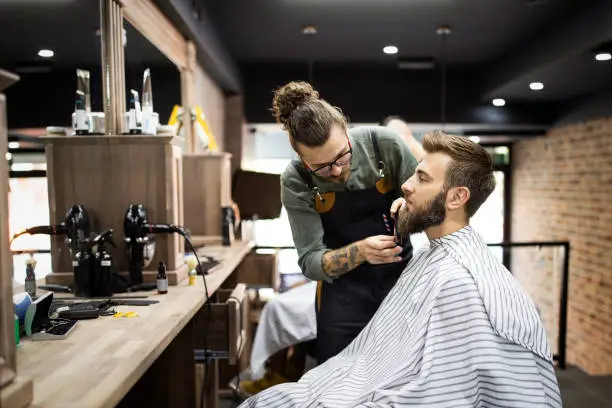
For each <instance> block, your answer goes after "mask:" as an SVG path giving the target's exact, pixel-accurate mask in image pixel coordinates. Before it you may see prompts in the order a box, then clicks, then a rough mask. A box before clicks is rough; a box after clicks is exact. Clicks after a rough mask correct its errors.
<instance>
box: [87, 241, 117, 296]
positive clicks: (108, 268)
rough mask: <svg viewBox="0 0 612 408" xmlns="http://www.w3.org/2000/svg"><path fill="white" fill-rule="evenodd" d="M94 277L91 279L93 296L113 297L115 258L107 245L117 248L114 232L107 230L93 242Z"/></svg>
mask: <svg viewBox="0 0 612 408" xmlns="http://www.w3.org/2000/svg"><path fill="white" fill-rule="evenodd" d="M91 243H92V252H93V253H94V259H93V276H92V279H91V282H92V285H91V292H92V296H98V297H106V296H112V295H113V275H114V268H113V258H112V257H111V254H110V253H108V251H107V250H106V244H107V243H109V244H111V245H112V246H115V243H114V242H113V230H112V229H107V230H105V231H103V232H102V233H100V234H99V235H98V236H96V237H95V238H94V239H93V240H92V242H91Z"/></svg>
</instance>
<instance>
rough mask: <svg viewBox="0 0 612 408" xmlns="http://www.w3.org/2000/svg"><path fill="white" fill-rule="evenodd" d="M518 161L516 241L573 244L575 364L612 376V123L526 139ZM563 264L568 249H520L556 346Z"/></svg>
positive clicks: (520, 273)
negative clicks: (563, 256)
mask: <svg viewBox="0 0 612 408" xmlns="http://www.w3.org/2000/svg"><path fill="white" fill-rule="evenodd" d="M512 164H513V170H512V240H513V241H533V240H569V241H570V245H571V254H570V281H569V303H568V333H567V353H568V354H567V356H568V363H569V364H574V365H577V366H579V367H580V368H582V369H583V370H585V371H587V372H588V373H589V374H593V375H598V374H612V118H608V119H599V120H594V121H590V122H585V123H580V124H577V125H570V126H565V127H561V128H557V129H554V130H552V131H550V132H549V134H547V135H546V136H544V137H540V138H537V139H534V140H529V141H524V142H520V143H518V144H517V145H516V146H514V148H513V150H512ZM561 267H562V251H561V250H558V251H555V250H552V249H545V248H543V249H542V250H541V251H539V252H538V251H527V250H525V251H522V252H519V250H517V251H513V256H512V271H513V273H514V274H515V276H517V279H519V281H520V282H521V283H522V284H523V286H524V287H525V288H526V289H527V290H528V291H529V292H530V293H531V294H532V296H533V297H534V298H535V300H536V302H537V303H538V305H539V307H540V308H541V309H542V314H543V317H544V321H545V324H546V326H547V329H549V333H550V334H551V341H552V342H553V346H554V345H555V344H556V343H554V342H555V341H556V337H555V335H556V327H557V325H556V319H557V318H558V316H557V314H556V311H557V308H558V303H557V302H558V293H559V290H558V284H559V280H560V273H561ZM554 348H555V349H556V347H554Z"/></svg>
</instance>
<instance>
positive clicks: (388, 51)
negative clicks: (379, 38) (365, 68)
mask: <svg viewBox="0 0 612 408" xmlns="http://www.w3.org/2000/svg"><path fill="white" fill-rule="evenodd" d="M398 51H399V49H398V48H397V47H396V46H395V45H387V46H386V47H385V48H383V52H384V53H385V54H389V55H392V54H397V52H398Z"/></svg>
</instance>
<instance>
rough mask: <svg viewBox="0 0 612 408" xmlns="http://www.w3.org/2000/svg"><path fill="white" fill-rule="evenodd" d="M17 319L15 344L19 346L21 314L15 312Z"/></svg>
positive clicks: (14, 315)
mask: <svg viewBox="0 0 612 408" xmlns="http://www.w3.org/2000/svg"><path fill="white" fill-rule="evenodd" d="M13 317H14V319H15V345H16V346H17V347H19V316H17V315H16V314H13Z"/></svg>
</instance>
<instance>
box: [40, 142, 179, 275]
mask: <svg viewBox="0 0 612 408" xmlns="http://www.w3.org/2000/svg"><path fill="white" fill-rule="evenodd" d="M43 140H45V142H46V157H47V177H48V181H49V209H50V221H51V223H52V224H59V223H61V222H62V221H63V219H64V217H65V214H66V210H67V209H68V208H69V207H70V206H72V205H73V204H81V205H83V206H84V207H85V209H86V210H87V212H88V214H89V217H90V218H91V219H92V224H93V225H92V229H93V230H94V231H96V232H101V231H103V230H105V229H107V228H112V229H113V230H114V233H113V238H114V241H115V243H116V244H117V248H112V247H109V249H110V250H111V253H112V255H113V260H114V263H115V268H116V270H117V271H118V272H124V271H127V270H128V258H127V255H126V246H125V243H124V233H123V220H124V217H125V212H126V210H127V208H128V205H130V204H143V205H144V206H145V207H146V209H147V212H148V218H149V222H150V223H163V224H176V225H182V224H183V204H182V197H183V194H182V185H183V174H182V172H183V166H182V148H181V147H180V146H181V142H182V140H181V139H179V138H177V137H172V136H71V137H45V138H43ZM155 240H156V249H155V257H154V258H153V260H152V262H151V263H150V264H149V266H148V267H146V268H145V270H144V272H143V280H144V281H145V282H147V281H154V280H155V277H156V275H157V265H158V263H159V261H163V262H164V263H165V264H166V266H167V274H168V282H169V283H170V284H176V283H177V282H180V281H181V280H183V279H184V278H185V277H186V276H187V266H186V265H185V264H184V260H183V257H182V254H183V253H184V250H183V238H182V237H180V236H179V235H178V234H168V235H166V234H156V236H155ZM51 254H52V256H51V259H52V270H53V273H52V274H50V275H48V276H47V282H49V283H60V284H68V283H70V282H71V281H72V272H71V271H72V264H71V256H70V253H69V251H68V248H67V246H66V244H65V242H64V237H54V238H53V239H52V241H51ZM67 280H68V282H66V281H67Z"/></svg>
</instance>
